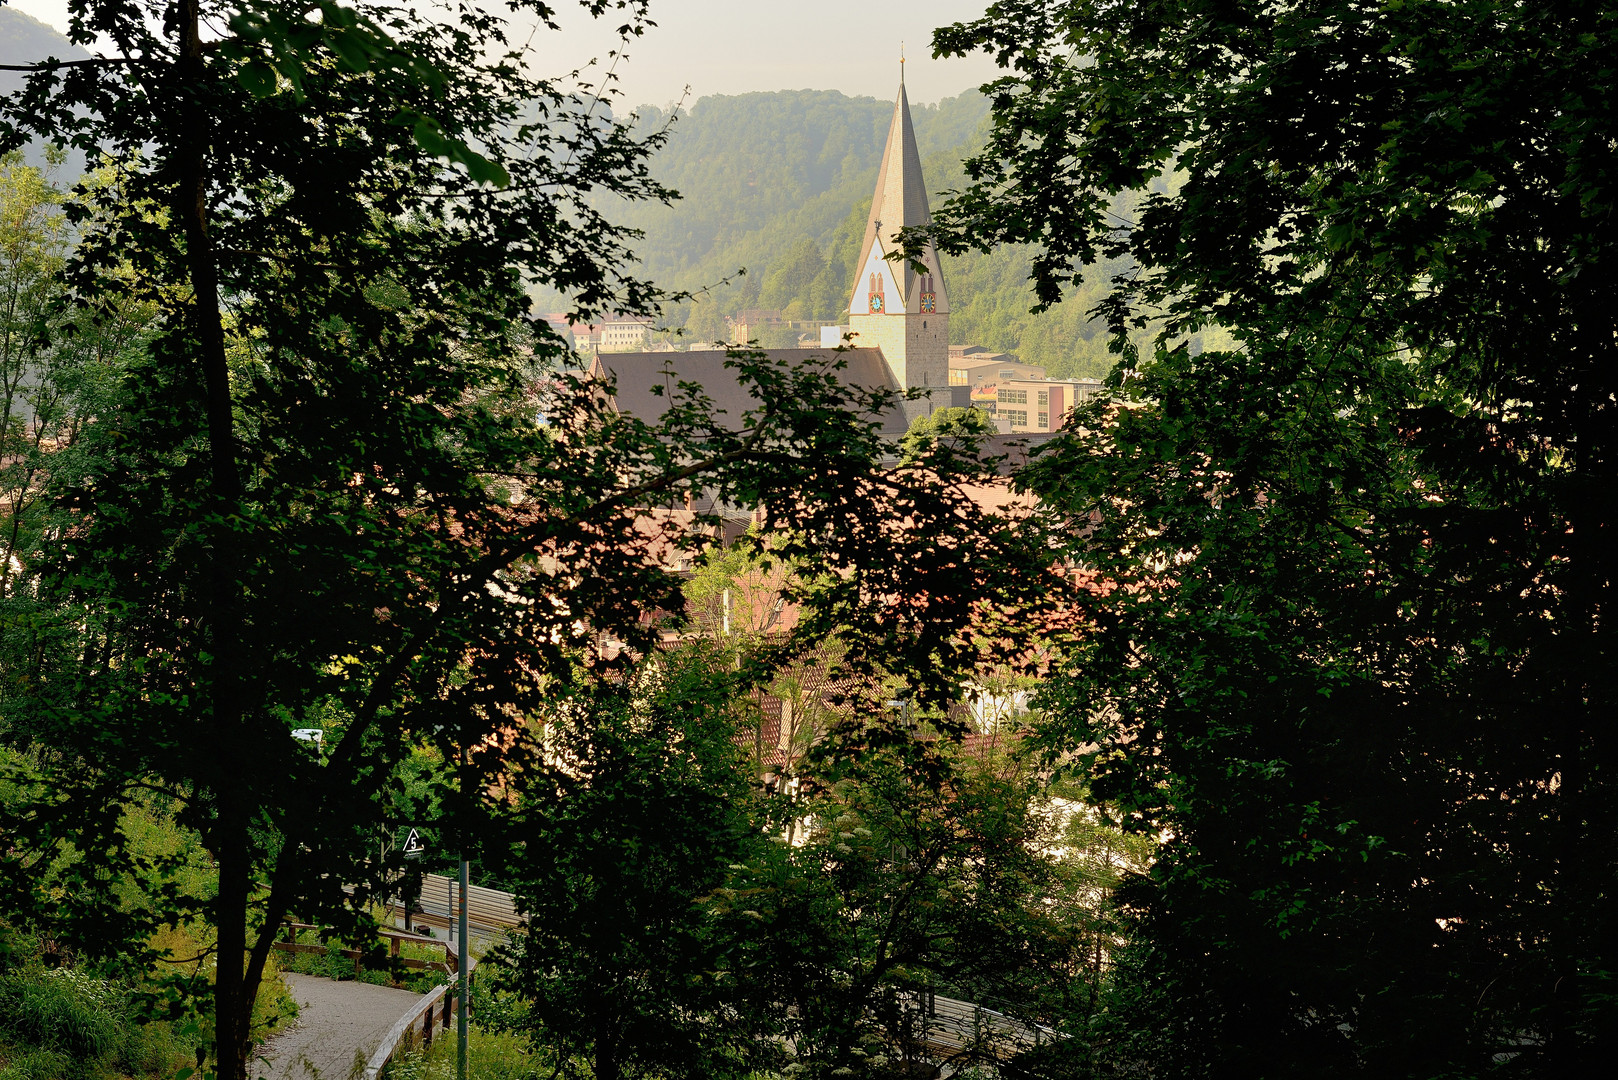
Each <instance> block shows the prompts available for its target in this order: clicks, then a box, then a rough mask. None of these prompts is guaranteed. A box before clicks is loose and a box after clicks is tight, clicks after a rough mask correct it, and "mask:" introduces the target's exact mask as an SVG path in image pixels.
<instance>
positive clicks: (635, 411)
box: [592, 79, 965, 434]
mask: <svg viewBox="0 0 1618 1080" xmlns="http://www.w3.org/2000/svg"><path fill="white" fill-rule="evenodd" d="M931 221H932V215H931V212H930V210H929V209H928V205H927V188H926V185H925V183H924V182H923V179H922V173H921V155H920V153H919V152H918V151H917V149H916V135H915V130H914V128H913V126H912V123H911V119H910V102H909V99H908V98H907V97H906V95H905V89H904V83H903V80H902V79H901V81H900V85H899V96H898V98H897V100H896V101H895V102H894V105H893V120H892V122H891V123H890V125H889V127H888V141H887V145H886V147H885V149H884V150H883V155H882V166H881V169H880V170H879V171H878V173H877V181H876V191H875V193H874V196H873V198H872V200H871V211H870V215H869V217H868V219H867V221H866V226H865V238H864V241H863V244H862V246H861V249H860V256H859V262H858V263H857V264H856V265H857V266H858V267H859V269H858V271H857V272H856V274H855V276H854V281H853V282H852V283H851V284H852V290H851V294H850V299H849V306H848V309H847V310H848V333H849V335H850V341H849V344H850V345H851V346H852V348H849V349H847V350H845V351H844V352H842V353H840V354H833V353H832V351H831V348H833V347H835V346H832V347H828V346H826V345H825V344H824V342H825V340H826V337H827V336H830V335H824V331H821V332H822V334H823V336H822V338H821V341H822V345H821V347H820V348H813V349H780V350H769V351H770V352H771V354H772V355H780V356H782V357H783V358H790V359H794V360H796V361H797V362H801V363H813V362H815V357H817V356H820V357H824V358H825V359H826V361H827V362H828V363H830V362H833V357H834V355H836V356H840V357H841V358H842V359H843V360H844V361H845V362H846V364H847V367H846V368H845V369H844V370H843V372H842V374H841V377H842V378H843V379H844V380H845V381H846V382H847V383H849V384H850V385H859V386H885V387H887V388H890V389H892V390H896V391H917V392H918V393H916V395H915V396H914V397H906V398H904V399H902V400H901V401H900V402H899V408H898V409H897V410H895V415H892V416H885V417H883V418H882V424H883V430H884V432H888V433H893V434H902V433H903V431H904V430H905V428H906V426H907V424H908V423H909V421H910V420H913V419H914V418H915V417H917V416H923V415H926V414H928V413H931V412H934V411H936V410H938V409H942V408H947V407H949V406H950V405H952V404H955V403H956V402H955V398H956V397H957V396H959V397H962V398H963V399H964V396H965V395H964V394H954V393H952V388H951V386H950V377H949V371H950V351H949V297H948V294H947V292H946V291H945V288H944V275H943V273H942V271H941V270H940V263H939V258H938V252H937V251H936V250H935V249H934V248H933V246H932V245H931V244H930V243H929V244H927V245H926V247H925V248H924V249H923V250H922V251H921V252H920V254H919V256H918V257H917V259H916V261H915V262H914V263H912V262H911V261H909V260H903V259H901V260H894V259H890V258H889V256H891V255H894V254H895V253H896V252H897V251H898V250H899V246H898V243H899V242H898V234H899V231H900V230H901V229H904V228H911V227H920V226H925V225H928V224H930V223H931ZM744 315H745V316H748V317H750V318H752V319H753V320H755V321H757V322H766V321H768V319H769V318H770V317H771V316H772V315H773V316H774V317H776V318H779V316H780V313H779V312H768V311H763V310H760V311H750V312H745V313H744ZM738 322H739V323H740V324H744V325H746V326H747V327H748V330H749V332H751V329H752V327H753V325H754V323H753V322H747V321H746V320H745V319H743V320H738ZM613 325H614V324H613V323H611V322H608V323H607V324H605V325H604V326H603V327H602V329H601V335H602V336H601V338H600V343H599V349H598V351H597V356H596V361H595V364H594V366H593V367H592V371H594V372H595V373H596V374H597V375H598V376H599V377H602V378H606V377H609V376H610V377H611V378H613V379H615V380H616V382H617V386H618V397H617V402H618V407H619V408H620V409H622V410H623V411H625V412H628V413H631V414H632V415H637V416H641V418H642V419H645V420H648V421H655V420H656V419H657V418H658V417H659V416H661V415H662V414H663V413H664V412H665V411H666V410H667V408H668V403H669V398H668V396H667V390H668V389H669V387H670V384H671V382H676V381H677V382H684V383H693V384H696V385H699V386H701V387H702V388H703V391H704V392H705V393H706V394H707V395H708V397H709V398H711V399H712V400H713V401H714V402H715V404H716V407H717V408H723V409H724V410H725V411H726V412H727V414H728V415H729V416H731V417H732V418H733V419H734V420H735V421H737V422H739V421H740V418H741V415H742V413H743V412H745V411H746V410H747V409H749V408H756V407H757V406H758V403H757V401H756V400H755V399H753V398H752V397H751V395H750V392H749V391H748V390H747V389H746V388H744V387H742V386H741V385H740V384H739V383H738V382H737V376H736V370H735V368H734V367H728V366H726V365H725V364H724V363H723V357H722V356H715V354H714V353H712V352H704V351H698V350H689V351H686V352H681V353H675V354H673V355H672V356H671V355H670V354H669V353H666V352H661V353H659V352H652V351H649V350H648V349H647V346H646V344H645V343H644V342H645V340H646V339H645V338H642V339H641V343H640V344H638V345H631V346H628V347H627V348H625V349H623V350H621V351H620V350H619V348H618V347H617V344H616V342H617V340H618V339H617V338H616V337H614V336H612V335H611V334H610V332H609V328H610V327H612V326H613ZM816 329H817V330H818V329H819V328H816ZM838 329H839V330H840V329H841V328H840V327H839V328H838ZM626 340H627V338H626ZM654 387H659V388H663V391H664V392H663V393H659V392H657V391H655V390H654V389H653V388H654ZM955 389H957V390H958V389H959V388H958V387H957V388H955ZM963 403H964V401H963Z"/></svg>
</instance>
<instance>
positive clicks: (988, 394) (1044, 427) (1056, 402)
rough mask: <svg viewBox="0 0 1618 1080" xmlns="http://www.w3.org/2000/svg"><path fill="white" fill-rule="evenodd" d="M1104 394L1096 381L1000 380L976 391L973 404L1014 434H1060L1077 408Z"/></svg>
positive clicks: (973, 395) (1005, 430) (1002, 429)
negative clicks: (1064, 423) (1068, 416)
mask: <svg viewBox="0 0 1618 1080" xmlns="http://www.w3.org/2000/svg"><path fill="white" fill-rule="evenodd" d="M1100 391H1101V383H1100V381H1099V380H1096V379H1043V378H1041V379H1001V380H999V381H998V382H995V383H990V384H987V385H984V386H980V387H977V388H974V390H973V394H972V404H973V406H974V407H976V408H980V409H984V410H986V411H987V412H989V413H990V414H991V415H993V416H994V418H995V420H996V421H997V422H998V426H999V428H1000V430H1001V431H1003V432H1009V433H1011V434H1021V433H1023V432H1037V431H1059V430H1061V427H1062V422H1063V421H1064V420H1066V419H1067V414H1068V413H1070V412H1072V411H1073V408H1074V406H1076V405H1078V404H1080V403H1081V402H1084V401H1087V400H1089V399H1090V398H1092V397H1094V396H1095V395H1096V394H1097V393H1099V392H1100Z"/></svg>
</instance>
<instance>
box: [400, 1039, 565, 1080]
mask: <svg viewBox="0 0 1618 1080" xmlns="http://www.w3.org/2000/svg"><path fill="white" fill-rule="evenodd" d="M455 1050H456V1046H455V1033H454V1032H453V1031H451V1032H449V1033H448V1034H446V1035H441V1036H440V1037H438V1038H437V1039H435V1040H434V1041H433V1045H432V1048H431V1049H428V1050H412V1051H410V1052H408V1053H405V1054H400V1055H398V1056H396V1057H395V1058H394V1059H393V1060H392V1061H390V1062H389V1063H388V1068H387V1071H386V1072H385V1073H384V1074H383V1075H384V1076H385V1077H387V1078H388V1080H454V1077H455ZM554 1067H555V1063H554V1062H553V1061H551V1059H550V1057H549V1055H547V1054H542V1053H539V1052H536V1051H534V1050H531V1049H529V1046H528V1040H527V1039H526V1038H525V1037H523V1036H521V1035H514V1034H510V1033H494V1032H488V1031H482V1030H479V1029H478V1028H477V1027H476V1026H473V1027H472V1028H471V1030H470V1031H469V1032H468V1033H467V1039H466V1076H467V1080H545V1078H546V1077H548V1076H550V1074H551V1071H552V1069H553V1068H554Z"/></svg>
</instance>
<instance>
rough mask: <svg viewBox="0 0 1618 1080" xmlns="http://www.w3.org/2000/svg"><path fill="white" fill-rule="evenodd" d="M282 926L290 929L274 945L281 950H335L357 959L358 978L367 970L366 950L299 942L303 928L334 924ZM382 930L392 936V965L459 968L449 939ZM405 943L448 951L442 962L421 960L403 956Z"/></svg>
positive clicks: (447, 971) (451, 971) (447, 970)
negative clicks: (284, 938) (400, 950)
mask: <svg viewBox="0 0 1618 1080" xmlns="http://www.w3.org/2000/svg"><path fill="white" fill-rule="evenodd" d="M282 928H283V929H284V930H285V931H286V935H287V938H286V940H285V941H281V940H279V939H277V940H276V942H275V944H274V945H273V946H272V947H273V948H274V949H276V950H277V951H279V952H286V953H293V954H297V953H324V954H328V955H330V954H332V953H335V954H337V955H338V956H345V957H348V958H350V959H352V960H353V961H354V977H355V978H356V979H357V978H359V977H360V973H361V972H362V971H364V969H365V953H364V951H363V950H360V949H341V948H333V947H331V946H328V945H303V944H300V943H299V942H298V933H299V931H302V930H329V929H330V927H324V926H316V925H314V924H313V923H298V922H288V923H283V924H282ZM379 933H380V936H381V937H384V938H387V939H388V959H389V961H390V963H391V964H397V965H399V966H401V967H406V968H412V969H415V970H418V971H442V972H443V973H444V974H446V975H454V974H455V973H456V968H457V967H458V966H459V965H458V960H457V958H456V955H455V952H454V950H453V949H452V948H451V947H450V945H449V943H448V942H444V941H439V940H438V939H437V938H430V937H423V936H421V935H419V934H402V933H398V932H397V931H392V930H383V931H380V932H379ZM401 943H408V944H411V945H426V946H430V947H432V948H437V949H442V950H444V959H443V960H442V961H439V960H417V959H416V958H414V957H410V956H400V955H399V946H400V944H401Z"/></svg>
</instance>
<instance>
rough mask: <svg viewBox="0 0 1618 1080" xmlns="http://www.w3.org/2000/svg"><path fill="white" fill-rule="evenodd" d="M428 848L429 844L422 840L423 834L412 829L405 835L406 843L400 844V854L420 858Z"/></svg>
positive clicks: (408, 857)
mask: <svg viewBox="0 0 1618 1080" xmlns="http://www.w3.org/2000/svg"><path fill="white" fill-rule="evenodd" d="M426 850H427V845H426V844H424V843H422V842H421V834H420V833H418V832H416V830H415V829H411V830H410V832H409V834H408V835H407V836H406V837H405V840H404V843H403V844H401V845H400V846H399V854H401V855H403V856H404V857H405V858H407V859H415V858H419V857H420V856H421V854H422V853H423V852H425V851H426Z"/></svg>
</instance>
